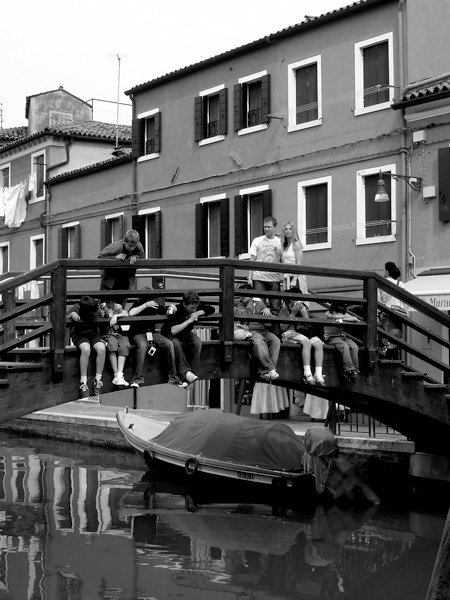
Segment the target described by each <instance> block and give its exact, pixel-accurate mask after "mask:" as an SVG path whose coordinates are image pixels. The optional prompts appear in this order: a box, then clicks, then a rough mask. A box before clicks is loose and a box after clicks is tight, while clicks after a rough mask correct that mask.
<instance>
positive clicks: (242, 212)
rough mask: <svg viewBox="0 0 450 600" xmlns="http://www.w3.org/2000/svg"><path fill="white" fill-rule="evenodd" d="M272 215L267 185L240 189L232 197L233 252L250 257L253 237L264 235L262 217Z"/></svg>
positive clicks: (270, 194)
mask: <svg viewBox="0 0 450 600" xmlns="http://www.w3.org/2000/svg"><path fill="white" fill-rule="evenodd" d="M271 215H272V190H269V186H268V185H262V186H259V187H255V188H248V189H244V190H240V192H239V196H235V198H234V229H235V239H234V253H235V255H237V256H239V258H250V253H249V250H250V245H251V243H252V241H253V239H254V238H255V237H257V236H259V235H264V226H263V223H264V219H265V218H266V217H269V216H271Z"/></svg>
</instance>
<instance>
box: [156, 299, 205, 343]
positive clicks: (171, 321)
mask: <svg viewBox="0 0 450 600" xmlns="http://www.w3.org/2000/svg"><path fill="white" fill-rule="evenodd" d="M197 310H203V311H204V312H205V316H207V317H208V316H209V315H212V314H213V312H214V311H215V309H214V306H211V305H210V304H205V303H204V302H200V304H199V305H198V307H197ZM190 316H191V313H188V312H187V310H186V309H185V307H184V304H183V303H182V302H181V303H180V304H178V305H177V310H176V312H175V313H174V314H173V315H169V318H168V319H167V321H166V322H165V323H164V324H163V326H162V329H161V334H162V335H165V336H171V335H172V332H171V328H172V327H174V326H175V325H180V324H181V323H184V321H186V320H187V319H188V318H189V317H190ZM195 326H196V325H195V322H194V323H190V324H189V325H187V326H186V327H185V328H184V329H183V330H182V331H180V332H179V333H177V334H176V337H177V338H180V339H182V338H184V337H186V336H187V335H188V333H191V331H192V330H193V329H194V327H195Z"/></svg>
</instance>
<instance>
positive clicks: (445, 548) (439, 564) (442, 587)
mask: <svg viewBox="0 0 450 600" xmlns="http://www.w3.org/2000/svg"><path fill="white" fill-rule="evenodd" d="M449 598H450V509H449V511H448V515H447V520H446V521H445V526H444V531H443V533H442V538H441V543H440V546H439V550H438V553H437V556H436V562H435V563H434V569H433V573H432V575H431V581H430V586H429V588H428V593H427V597H426V600H448V599H449Z"/></svg>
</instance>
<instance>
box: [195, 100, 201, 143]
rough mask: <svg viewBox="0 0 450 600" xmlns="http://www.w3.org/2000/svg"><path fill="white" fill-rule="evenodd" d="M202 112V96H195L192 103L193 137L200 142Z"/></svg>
mask: <svg viewBox="0 0 450 600" xmlns="http://www.w3.org/2000/svg"><path fill="white" fill-rule="evenodd" d="M202 112H203V98H202V97H201V96H197V97H196V98H195V104H194V123H195V129H194V139H195V141H196V142H200V141H201V140H202V139H203V127H202V123H203V119H202Z"/></svg>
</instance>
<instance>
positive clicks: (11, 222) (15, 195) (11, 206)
mask: <svg viewBox="0 0 450 600" xmlns="http://www.w3.org/2000/svg"><path fill="white" fill-rule="evenodd" d="M8 192H9V193H8V195H7V198H6V207H5V225H6V227H10V228H11V229H12V228H14V227H20V226H21V225H22V223H23V222H24V221H25V217H26V216H27V203H26V201H25V184H24V182H22V183H18V184H17V185H15V186H14V187H12V188H8Z"/></svg>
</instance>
